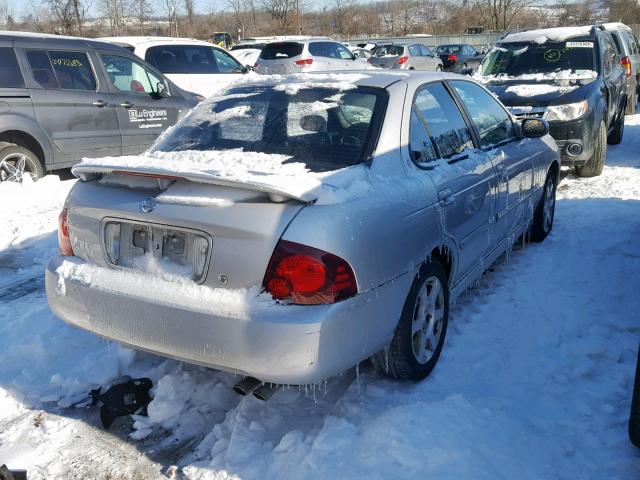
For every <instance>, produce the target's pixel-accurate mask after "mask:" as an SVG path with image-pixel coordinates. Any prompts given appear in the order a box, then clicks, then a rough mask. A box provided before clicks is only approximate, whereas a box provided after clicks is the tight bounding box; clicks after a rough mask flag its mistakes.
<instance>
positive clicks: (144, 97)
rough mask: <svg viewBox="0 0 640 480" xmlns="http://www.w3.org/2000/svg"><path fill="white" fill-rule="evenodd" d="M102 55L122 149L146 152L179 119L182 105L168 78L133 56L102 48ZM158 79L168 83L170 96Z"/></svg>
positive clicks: (124, 151) (132, 151)
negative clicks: (160, 90) (162, 91)
mask: <svg viewBox="0 0 640 480" xmlns="http://www.w3.org/2000/svg"><path fill="white" fill-rule="evenodd" d="M99 57H100V60H101V62H102V68H104V71H105V72H106V76H107V78H108V81H109V88H110V89H111V90H112V92H113V102H114V105H115V109H116V112H117V117H118V124H119V126H120V135H121V138H122V152H123V154H125V155H128V154H136V153H140V152H143V151H145V150H146V149H147V148H148V147H149V146H150V145H151V144H152V143H153V142H154V141H155V139H156V138H157V137H158V135H160V134H161V133H162V132H163V131H164V130H166V129H167V128H168V127H170V126H171V125H173V124H174V123H176V121H177V120H178V110H179V105H178V104H177V102H175V101H174V99H173V98H172V97H171V96H170V93H171V92H170V91H169V86H168V85H166V82H165V81H164V80H163V79H162V78H160V77H159V76H158V75H156V74H155V73H154V72H153V71H152V70H150V69H148V68H147V67H145V66H144V65H143V64H142V63H141V62H139V61H138V60H137V59H135V58H134V57H133V56H128V55H121V54H113V53H107V52H101V53H100V54H99ZM158 83H162V84H164V85H165V88H166V89H167V92H168V93H169V96H161V95H159V94H158V87H157V85H158Z"/></svg>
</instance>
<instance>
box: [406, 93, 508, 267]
mask: <svg viewBox="0 0 640 480" xmlns="http://www.w3.org/2000/svg"><path fill="white" fill-rule="evenodd" d="M472 138H473V137H472V133H471V128H470V126H469V125H468V124H467V122H466V121H465V119H464V117H463V115H462V113H461V111H460V110H459V108H458V106H457V105H456V103H455V101H454V99H453V98H452V96H451V94H450V93H449V91H448V89H447V88H446V87H445V85H444V84H443V83H430V84H426V85H424V86H423V87H421V88H420V89H419V90H418V91H417V92H416V95H415V97H414V103H413V110H412V121H411V127H410V149H411V157H412V159H413V161H414V162H415V163H416V164H417V165H418V167H420V168H422V169H423V170H425V175H426V176H428V177H429V179H430V180H431V181H432V182H433V183H434V184H435V187H436V191H437V193H438V203H437V204H436V208H437V209H438V210H439V212H440V223H441V227H442V229H443V232H444V234H445V235H447V236H448V237H450V238H451V239H452V240H453V241H454V242H455V243H456V245H457V246H458V249H459V252H460V254H459V260H458V273H459V275H460V276H464V275H465V274H467V273H469V272H470V271H471V269H472V268H473V267H474V266H476V265H478V264H479V263H480V262H481V259H482V258H483V257H484V256H485V255H486V254H487V253H488V251H489V249H490V246H491V245H490V243H489V240H490V219H491V216H492V214H493V212H494V209H495V202H496V198H495V188H493V185H492V182H494V181H495V171H494V168H493V165H492V164H491V161H490V160H489V157H488V156H487V155H486V154H485V153H484V152H482V151H481V150H480V149H478V148H476V145H475V144H474V142H473V139H472Z"/></svg>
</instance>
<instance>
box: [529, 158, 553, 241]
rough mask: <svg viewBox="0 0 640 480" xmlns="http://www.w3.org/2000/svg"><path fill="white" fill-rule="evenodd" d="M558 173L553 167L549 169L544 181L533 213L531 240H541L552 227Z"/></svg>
mask: <svg viewBox="0 0 640 480" xmlns="http://www.w3.org/2000/svg"><path fill="white" fill-rule="evenodd" d="M557 182H558V175H557V173H556V171H555V169H551V170H549V172H548V173H547V178H546V180H545V181H544V187H543V189H542V196H541V197H540V200H539V201H538V206H537V207H536V210H535V212H534V213H533V220H532V222H531V227H530V233H531V237H530V238H531V240H532V241H534V242H542V241H543V240H544V239H545V238H547V235H549V233H550V232H551V230H552V229H553V219H554V217H555V213H556V190H557V187H558V185H557Z"/></svg>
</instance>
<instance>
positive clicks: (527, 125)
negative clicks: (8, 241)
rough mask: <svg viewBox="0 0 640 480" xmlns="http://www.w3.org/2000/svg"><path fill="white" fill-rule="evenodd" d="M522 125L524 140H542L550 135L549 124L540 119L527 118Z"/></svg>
mask: <svg viewBox="0 0 640 480" xmlns="http://www.w3.org/2000/svg"><path fill="white" fill-rule="evenodd" d="M520 125H521V127H520V128H521V130H522V136H523V137H524V138H540V137H544V136H545V135H546V134H547V133H549V124H548V123H547V121H546V120H541V119H539V118H525V119H524V120H522V122H521V124H520Z"/></svg>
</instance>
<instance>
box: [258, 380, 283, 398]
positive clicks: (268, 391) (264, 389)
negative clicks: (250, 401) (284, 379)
mask: <svg viewBox="0 0 640 480" xmlns="http://www.w3.org/2000/svg"><path fill="white" fill-rule="evenodd" d="M279 388H280V385H278V384H275V383H269V384H267V383H263V384H262V385H260V386H259V387H258V388H256V389H255V390H254V391H253V396H254V397H256V398H257V399H258V400H262V401H263V402H266V401H267V400H269V399H270V398H271V397H272V396H273V394H274V393H276V392H277V391H278V389H279Z"/></svg>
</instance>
